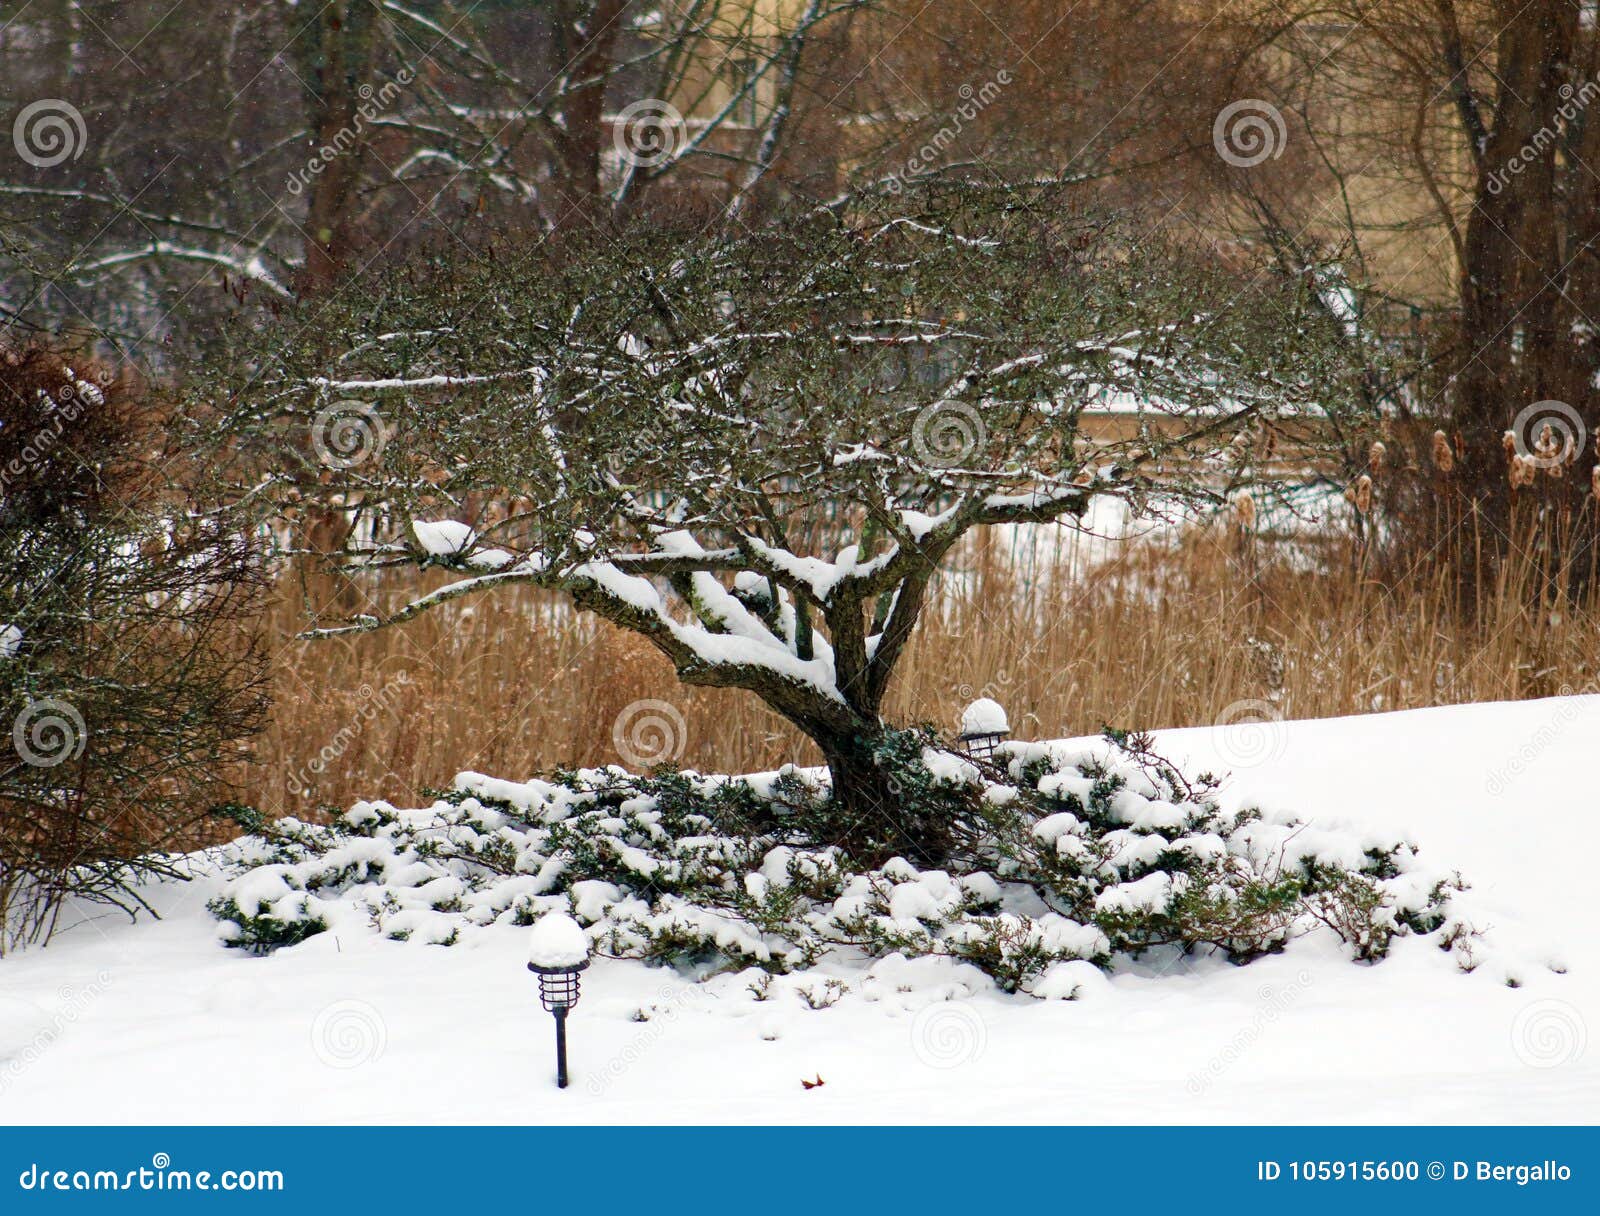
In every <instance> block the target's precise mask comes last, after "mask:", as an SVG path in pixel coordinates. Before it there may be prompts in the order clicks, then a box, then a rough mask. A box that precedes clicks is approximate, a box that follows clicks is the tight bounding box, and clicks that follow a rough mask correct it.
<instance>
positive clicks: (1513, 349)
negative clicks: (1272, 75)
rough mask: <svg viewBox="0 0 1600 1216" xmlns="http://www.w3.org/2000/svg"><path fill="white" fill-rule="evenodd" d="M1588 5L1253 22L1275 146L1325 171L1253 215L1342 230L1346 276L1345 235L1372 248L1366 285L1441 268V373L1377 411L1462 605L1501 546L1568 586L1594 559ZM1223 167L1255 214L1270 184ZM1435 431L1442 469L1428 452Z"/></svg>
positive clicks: (1596, 354) (1598, 307)
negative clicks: (1378, 255)
mask: <svg viewBox="0 0 1600 1216" xmlns="http://www.w3.org/2000/svg"><path fill="white" fill-rule="evenodd" d="M1593 16H1594V14H1593V8H1592V6H1588V5H1584V4H1582V3H1580V2H1579V0H1533V2H1532V3H1527V4H1519V3H1501V2H1499V0H1481V2H1479V0H1425V2H1424V0H1416V2H1410V0H1400V2H1396V0H1384V2H1383V3H1373V2H1367V0H1360V2H1356V3H1333V4H1316V5H1302V6H1295V5H1290V6H1288V7H1287V9H1286V10H1285V9H1283V8H1281V7H1280V6H1273V7H1272V9H1271V10H1264V11H1263V13H1262V14H1261V15H1260V17H1259V19H1258V20H1257V21H1256V22H1255V25H1256V29H1257V31H1258V33H1259V35H1260V36H1261V38H1262V42H1263V47H1264V49H1263V51H1262V54H1263V56H1266V57H1270V58H1272V59H1273V60H1274V61H1275V62H1276V63H1278V64H1279V65H1280V71H1279V72H1278V75H1277V77H1276V80H1277V83H1278V85H1279V86H1280V91H1279V92H1278V93H1277V94H1275V96H1276V97H1277V99H1278V100H1279V102H1280V103H1281V104H1282V105H1283V107H1284V109H1285V110H1286V111H1287V112H1289V113H1290V115H1291V116H1292V117H1295V118H1297V119H1298V126H1297V128H1296V130H1295V131H1294V132H1293V133H1292V134H1291V135H1290V140H1291V142H1293V141H1295V140H1297V139H1303V140H1307V141H1310V142H1312V143H1314V145H1315V146H1316V147H1317V148H1318V149H1319V151H1320V152H1321V154H1322V157H1323V160H1324V169H1325V172H1324V174H1323V184H1324V189H1322V190H1321V191H1318V192H1315V193H1314V194H1313V195H1312V196H1310V199H1308V198H1307V197H1304V196H1303V197H1302V198H1301V200H1300V201H1299V203H1298V204H1295V203H1287V204H1285V203H1281V202H1278V203H1274V204H1273V205H1272V206H1271V207H1269V208H1267V209H1268V210H1271V211H1274V212H1275V215H1274V222H1275V225H1276V226H1277V227H1278V228H1280V230H1285V231H1292V232H1295V233H1311V234H1323V235H1327V234H1332V235H1333V236H1334V237H1335V238H1338V239H1342V240H1343V241H1344V242H1345V244H1346V248H1347V249H1348V250H1350V251H1351V255H1352V261H1353V262H1354V263H1355V266H1356V267H1357V268H1359V267H1360V263H1361V262H1362V260H1363V259H1362V256H1361V252H1360V251H1361V247H1362V245H1363V243H1366V244H1373V245H1375V244H1380V243H1382V244H1386V245H1387V246H1388V249H1387V250H1386V258H1385V260H1386V261H1387V262H1388V263H1389V267H1388V271H1387V277H1388V278H1389V279H1390V281H1391V282H1394V281H1395V278H1396V276H1397V274H1403V275H1404V276H1407V277H1413V278H1415V279H1416V283H1415V284H1414V286H1416V288H1417V289H1418V290H1421V291H1426V285H1425V280H1424V279H1423V278H1422V277H1421V276H1419V275H1418V272H1419V271H1421V270H1423V269H1425V268H1428V267H1433V266H1441V265H1442V266H1444V267H1446V268H1448V270H1449V271H1450V272H1452V273H1447V274H1446V275H1444V276H1443V281H1444V283H1445V285H1446V291H1447V293H1448V294H1447V297H1446V302H1447V303H1448V305H1449V311H1450V321H1451V322H1452V323H1451V325H1450V326H1449V327H1448V328H1447V329H1441V330H1440V331H1439V338H1440V341H1439V343H1438V344H1437V346H1436V348H1435V350H1434V351H1433V352H1432V356H1431V357H1432V358H1433V359H1435V360H1437V362H1438V364H1439V366H1440V367H1441V368H1442V369H1443V371H1444V372H1445V373H1446V374H1445V375H1443V376H1441V377H1438V378H1437V380H1436V381H1435V383H1434V384H1433V385H1432V386H1431V391H1421V392H1418V391H1410V392H1401V393H1394V394H1391V395H1390V396H1389V398H1388V400H1387V402H1386V405H1387V406H1388V407H1389V408H1390V409H1391V411H1392V412H1393V414H1394V416H1395V420H1396V424H1397V431H1398V437H1399V438H1400V439H1401V440H1402V442H1403V443H1404V450H1405V452H1406V453H1407V454H1408V456H1409V459H1410V463H1411V464H1412V466H1413V467H1414V468H1416V469H1417V470H1419V471H1421V472H1422V473H1423V478H1422V484H1421V485H1420V486H1417V485H1415V484H1413V486H1412V488H1411V491H1410V497H1409V500H1408V501H1409V503H1410V504H1411V505H1415V504H1416V503H1418V502H1419V501H1420V502H1421V503H1422V505H1423V506H1424V507H1427V506H1428V505H1429V504H1430V503H1431V502H1433V501H1435V500H1439V499H1441V498H1442V499H1443V500H1444V501H1445V502H1446V503H1447V504H1448V505H1449V509H1448V510H1446V511H1443V512H1441V513H1440V515H1439V519H1440V521H1441V523H1442V524H1443V525H1444V534H1443V535H1440V534H1438V532H1437V531H1435V532H1434V533H1432V534H1431V535H1426V536H1425V537H1424V546H1425V547H1426V548H1430V549H1431V548H1433V547H1435V546H1438V545H1441V544H1442V545H1443V546H1444V547H1445V548H1446V549H1447V550H1448V551H1449V552H1451V553H1452V554H1454V555H1456V556H1458V557H1459V558H1460V559H1461V564H1462V572H1463V576H1464V577H1463V587H1464V590H1465V591H1466V592H1467V593H1468V595H1469V597H1473V598H1475V596H1476V593H1477V591H1480V590H1481V589H1482V588H1483V587H1484V586H1486V585H1488V584H1489V583H1491V582H1492V579H1493V576H1494V569H1495V565H1496V563H1497V561H1498V559H1499V558H1500V557H1502V556H1504V555H1505V554H1506V553H1507V552H1509V551H1510V550H1511V549H1512V548H1513V547H1515V546H1522V547H1538V548H1541V549H1545V550H1547V551H1549V553H1550V554H1551V558H1552V562H1551V566H1552V569H1553V570H1557V571H1562V572H1564V577H1562V578H1560V579H1559V580H1558V581H1561V582H1564V583H1565V584H1566V586H1568V587H1574V586H1584V585H1593V583H1594V581H1595V578H1596V572H1597V569H1600V566H1597V552H1596V542H1597V540H1600V509H1597V504H1596V500H1595V499H1596V495H1595V489H1596V487H1597V486H1600V474H1595V473H1594V471H1593V470H1594V469H1595V467H1596V460H1595V454H1596V450H1597V449H1596V448H1595V447H1594V443H1595V437H1596V434H1597V431H1600V412H1597V409H1596V405H1595V401H1594V387H1593V386H1594V384H1595V383H1596V375H1597V373H1600V345H1597V340H1596V333H1597V329H1596V326H1595V323H1594V318H1595V317H1596V316H1597V315H1600V273H1597V271H1596V266H1597V261H1596V241H1597V239H1600V193H1597V182H1600V178H1597V176H1596V172H1595V170H1596V168H1597V167H1600V123H1597V122H1596V121H1595V116H1594V114H1593V113H1592V110H1593V107H1594V104H1595V103H1596V102H1597V101H1600V78H1597V73H1600V32H1597V29H1596V26H1595V22H1594V20H1593ZM1239 177H1240V181H1241V183H1242V184H1244V185H1246V186H1247V188H1248V190H1249V192H1250V193H1251V194H1252V195H1253V196H1254V199H1255V202H1256V203H1257V204H1258V206H1259V205H1260V204H1261V203H1262V202H1263V200H1264V199H1265V198H1266V197H1267V196H1268V195H1269V194H1270V190H1267V191H1265V192H1264V191H1263V186H1264V182H1263V180H1262V179H1260V178H1256V177H1252V176H1250V175H1249V174H1247V173H1243V172H1241V174H1240V175H1239ZM1363 190H1364V191H1365V192H1366V197H1362V196H1361V192H1362V191H1363ZM1384 190H1387V192H1388V198H1387V200H1386V201H1385V202H1384V203H1383V204H1381V205H1375V203H1374V199H1373V197H1372V196H1373V194H1374V193H1375V192H1378V191H1384ZM1311 200H1314V201H1311ZM1397 238H1403V239H1397ZM1360 277H1363V278H1365V279H1366V280H1367V282H1366V283H1365V284H1363V286H1369V285H1370V284H1371V281H1372V279H1373V278H1374V277H1376V274H1375V273H1373V272H1372V271H1371V270H1370V269H1369V270H1368V273H1367V274H1366V275H1362V276H1360ZM1370 298H1371V299H1372V301H1373V304H1374V305H1375V306H1376V307H1381V305H1382V301H1381V299H1380V298H1378V297H1376V296H1373V297H1370ZM1421 302H1423V303H1426V302H1427V301H1426V300H1425V299H1424V300H1422V301H1421ZM1376 307H1375V309H1374V312H1376ZM1436 429H1442V430H1443V431H1444V432H1445V435H1446V439H1445V442H1446V443H1447V444H1448V445H1449V447H1450V449H1451V457H1450V460H1449V465H1450V468H1449V470H1448V476H1440V475H1439V472H1438V470H1439V468H1440V465H1439V462H1438V461H1437V460H1435V459H1433V458H1432V457H1431V453H1432V451H1433V450H1434V449H1435V447H1436V444H1435V441H1434V438H1433V434H1434V431H1435V430H1436ZM1529 500H1531V502H1532V504H1533V507H1534V510H1533V511H1532V512H1528V513H1525V514H1524V515H1522V516H1521V517H1520V519H1519V518H1518V517H1517V515H1516V513H1515V511H1514V508H1515V506H1516V504H1518V503H1519V502H1527V501H1529ZM1433 514H1434V512H1433V511H1431V510H1424V511H1422V512H1421V513H1420V514H1414V515H1412V520H1413V524H1422V523H1425V521H1426V520H1428V519H1429V518H1431V517H1432V516H1433ZM1531 521H1536V522H1531ZM1413 531H1417V532H1421V533H1426V532H1427V529H1425V528H1421V529H1418V528H1413ZM1485 558H1486V559H1488V565H1487V566H1480V564H1479V563H1480V560H1482V559H1485Z"/></svg>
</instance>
